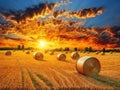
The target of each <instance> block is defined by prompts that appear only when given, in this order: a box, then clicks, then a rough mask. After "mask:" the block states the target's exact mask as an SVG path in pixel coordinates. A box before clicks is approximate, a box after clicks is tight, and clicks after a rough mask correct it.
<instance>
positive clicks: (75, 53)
mask: <svg viewBox="0 0 120 90" xmlns="http://www.w3.org/2000/svg"><path fill="white" fill-rule="evenodd" d="M79 57H80V55H79V54H78V52H72V53H71V58H72V59H74V60H78V59H79Z"/></svg>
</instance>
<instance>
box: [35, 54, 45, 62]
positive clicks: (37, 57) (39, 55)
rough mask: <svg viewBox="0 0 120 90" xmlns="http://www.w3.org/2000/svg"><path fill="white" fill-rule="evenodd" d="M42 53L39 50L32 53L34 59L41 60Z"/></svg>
mask: <svg viewBox="0 0 120 90" xmlns="http://www.w3.org/2000/svg"><path fill="white" fill-rule="evenodd" d="M43 57H44V56H43V54H42V53H41V52H35V53H34V58H35V59H36V60H43Z"/></svg>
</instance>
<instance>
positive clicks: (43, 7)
mask: <svg viewBox="0 0 120 90" xmlns="http://www.w3.org/2000/svg"><path fill="white" fill-rule="evenodd" d="M66 4H68V2H65V1H64V2H61V3H39V4H38V5H34V6H32V7H28V8H26V9H25V10H20V11H13V10H9V11H4V10H0V13H1V14H0V16H2V17H3V18H4V19H7V20H10V21H11V20H12V21H16V22H18V23H19V22H26V21H28V20H34V19H37V18H39V17H46V16H47V15H49V16H50V17H53V18H58V17H60V16H63V15H64V16H66V17H68V18H73V17H77V18H91V17H95V16H96V15H100V14H102V13H103V8H102V7H99V8H87V9H82V10H78V11H74V12H72V11H68V10H55V8H56V7H60V6H61V5H66Z"/></svg>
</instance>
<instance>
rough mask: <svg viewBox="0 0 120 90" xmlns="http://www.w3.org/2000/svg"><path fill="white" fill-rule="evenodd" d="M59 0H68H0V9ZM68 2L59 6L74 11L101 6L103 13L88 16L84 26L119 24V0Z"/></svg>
mask: <svg viewBox="0 0 120 90" xmlns="http://www.w3.org/2000/svg"><path fill="white" fill-rule="evenodd" d="M45 1H46V2H47V1H48V2H56V1H57V2H60V1H68V0H26V1H25V0H16V1H15V0H0V9H4V10H6V9H8V10H9V9H11V10H24V9H25V8H27V7H31V6H33V5H36V4H38V3H39V2H45ZM69 1H70V2H72V3H70V4H68V5H64V6H62V7H60V9H68V10H71V11H76V10H79V9H83V8H90V7H103V8H104V13H103V14H102V15H99V16H97V17H95V18H88V19H86V21H85V24H84V26H90V27H96V26H98V27H101V26H103V27H104V26H114V25H120V20H119V19H120V9H119V8H120V0H69Z"/></svg>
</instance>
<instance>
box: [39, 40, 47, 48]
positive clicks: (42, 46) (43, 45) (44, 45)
mask: <svg viewBox="0 0 120 90" xmlns="http://www.w3.org/2000/svg"><path fill="white" fill-rule="evenodd" d="M39 46H40V47H41V48H45V47H46V46H47V42H46V41H45V40H40V41H39Z"/></svg>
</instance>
